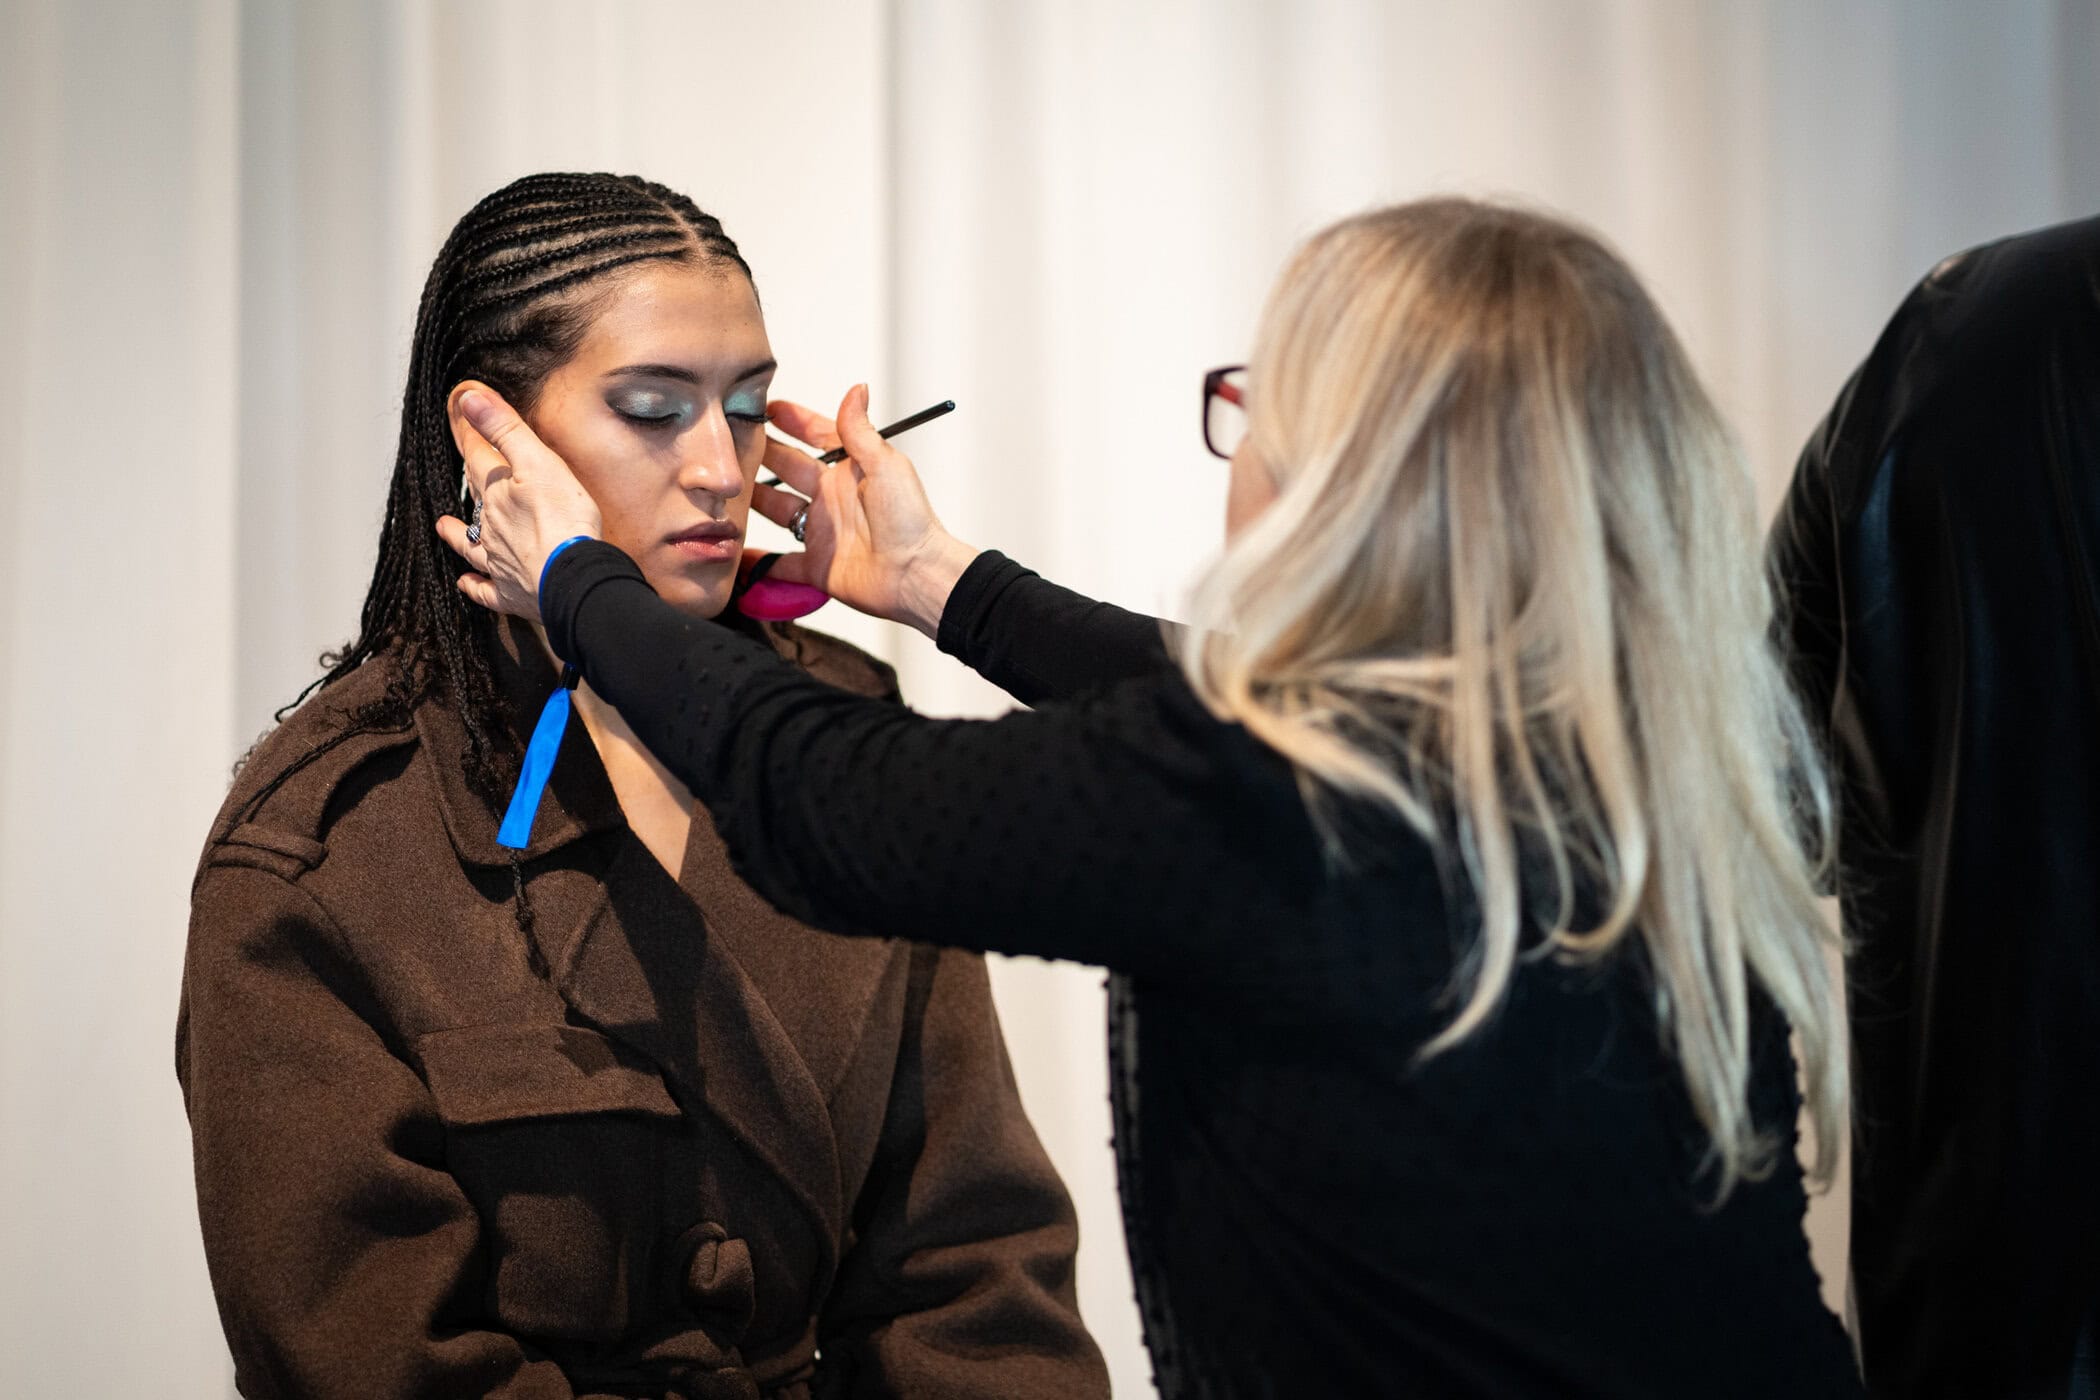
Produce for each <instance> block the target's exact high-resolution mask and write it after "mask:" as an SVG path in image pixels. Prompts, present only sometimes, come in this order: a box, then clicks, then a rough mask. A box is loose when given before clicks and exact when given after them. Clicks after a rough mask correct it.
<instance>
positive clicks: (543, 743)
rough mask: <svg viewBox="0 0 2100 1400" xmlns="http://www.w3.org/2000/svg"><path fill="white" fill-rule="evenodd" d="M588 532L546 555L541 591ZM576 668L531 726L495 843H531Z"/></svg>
mask: <svg viewBox="0 0 2100 1400" xmlns="http://www.w3.org/2000/svg"><path fill="white" fill-rule="evenodd" d="M589 538H590V536H589V535H571V536H569V538H567V539H565V540H563V541H562V542H561V543H560V544H558V545H556V546H554V548H553V549H552V550H550V551H549V552H548V554H547V562H546V563H544V564H542V565H540V591H541V593H542V594H544V593H545V592H546V588H547V570H548V569H550V568H552V567H553V565H554V561H555V559H556V558H558V557H559V556H560V554H561V552H562V551H563V550H565V549H567V548H568V547H569V546H570V545H572V544H574V543H576V542H577V541H578V540H587V539H589ZM576 681H577V671H576V668H575V667H574V666H563V667H562V668H561V684H560V685H558V686H556V687H555V688H554V693H553V694H552V695H550V696H548V697H547V703H546V704H545V705H543V706H542V707H541V708H540V718H539V723H537V724H535V725H533V726H532V742H531V743H529V744H527V745H526V746H525V764H524V767H523V768H521V769H520V770H519V771H518V787H517V790H516V791H515V792H513V793H511V795H510V810H508V811H506V812H505V813H504V814H503V826H502V828H501V829H499V830H498V831H497V832H496V844H497V845H499V846H502V847H504V848H505V849H507V850H512V851H522V850H524V849H525V848H526V847H527V846H529V845H531V844H532V822H533V819H534V818H535V817H537V816H539V814H540V799H541V798H542V797H545V796H546V795H547V779H548V778H549V777H551V776H553V773H554V760H555V759H556V758H557V757H558V756H559V755H560V753H561V736H562V735H564V734H566V733H568V732H569V703H570V702H569V692H570V691H572V690H574V689H576Z"/></svg>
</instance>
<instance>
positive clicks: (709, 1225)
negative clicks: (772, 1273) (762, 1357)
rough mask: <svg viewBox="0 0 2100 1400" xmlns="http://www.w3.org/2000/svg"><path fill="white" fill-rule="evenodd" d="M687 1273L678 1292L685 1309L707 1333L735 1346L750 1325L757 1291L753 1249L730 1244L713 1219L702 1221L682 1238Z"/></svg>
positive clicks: (736, 1242)
mask: <svg viewBox="0 0 2100 1400" xmlns="http://www.w3.org/2000/svg"><path fill="white" fill-rule="evenodd" d="M678 1245H679V1248H678V1254H677V1255H675V1256H674V1257H683V1258H684V1260H685V1268H684V1271H683V1274H682V1276H681V1278H680V1280H679V1284H680V1289H679V1291H680V1292H681V1294H683V1296H684V1298H685V1303H686V1306H687V1307H689V1308H691V1309H692V1310H693V1311H694V1313H696V1314H697V1315H698V1316H699V1318H700V1321H701V1324H702V1325H703V1326H705V1327H706V1328H707V1330H708V1331H709V1332H710V1333H712V1334H715V1335H717V1336H719V1337H722V1338H723V1339H724V1340H725V1341H726V1342H727V1343H728V1344H729V1345H731V1346H734V1345H735V1344H736V1342H737V1341H738V1340H739V1339H741V1338H742V1336H743V1335H744V1329H745V1328H747V1327H749V1326H750V1325H751V1317H752V1313H753V1311H754V1309H755V1306H756V1294H757V1289H756V1285H755V1282H754V1280H753V1278H752V1274H751V1246H749V1245H747V1244H745V1243H744V1242H743V1241H742V1240H738V1239H731V1238H730V1237H729V1232H728V1231H727V1230H725V1229H723V1228H722V1227H721V1226H720V1225H717V1224H716V1223H715V1222H714V1221H712V1220H703V1221H701V1222H700V1223H699V1224H698V1225H695V1226H693V1227H692V1228H691V1229H690V1230H687V1231H686V1232H685V1233H684V1234H683V1235H680V1236H679V1237H678Z"/></svg>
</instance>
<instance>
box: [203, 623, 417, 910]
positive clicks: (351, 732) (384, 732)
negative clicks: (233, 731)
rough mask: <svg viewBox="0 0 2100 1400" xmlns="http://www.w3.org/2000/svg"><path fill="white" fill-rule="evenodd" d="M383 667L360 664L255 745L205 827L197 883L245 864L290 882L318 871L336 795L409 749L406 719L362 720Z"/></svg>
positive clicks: (411, 739)
mask: <svg viewBox="0 0 2100 1400" xmlns="http://www.w3.org/2000/svg"><path fill="white" fill-rule="evenodd" d="M387 667H388V663H387V662H386V661H385V660H383V659H380V660H374V661H370V662H367V663H366V664H365V665H364V666H361V667H359V668H358V670H356V671H355V672H353V673H351V674H350V675H349V676H346V677H345V678H344V679H342V680H341V681H338V682H337V683H336V684H335V685H332V686H330V687H329V688H327V689H326V690H323V691H321V692H319V693H318V694H316V695H314V696H313V697H312V698H310V699H309V700H307V701H306V703H305V704H303V705H301V706H300V707H299V708H298V709H297V710H296V711H294V712H293V713H292V714H291V715H290V717H288V718H287V719H286V720H285V721H284V723H282V724H280V725H278V726H277V727H276V728H275V729H273V730H271V731H270V732H269V733H268V734H266V735H264V736H263V737H262V738H261V739H260V740H258V741H257V742H256V745H255V747H254V748H253V749H251V750H250V751H249V752H248V756H247V757H246V758H244V759H243V760H242V761H241V765H240V768H239V769H238V770H237V772H236V773H235V775H234V781H233V786H232V789H231V790H230V791H229V792H228V793H227V794H226V801H225V802H224V803H223V804H222V805H221V806H220V808H219V814H218V816H217V817H215V818H214V819H213V821H212V828H211V835H210V836H209V838H208V839H207V840H206V841H205V845H204V852H203V855H202V856H201V857H200V859H199V861H198V865H197V872H196V874H197V876H198V877H201V876H202V875H203V873H204V871H205V870H207V869H209V868H210V867H212V866H215V865H247V866H255V867H257V868H260V869H263V870H268V871H270V872H272V873H274V874H277V875H280V876H282V877H284V878H285V879H287V880H296V879H297V878H298V877H299V876H300V875H302V874H304V873H305V872H306V871H308V870H311V869H312V868H313V867H314V866H316V865H318V864H320V862H321V859H322V857H323V856H325V855H326V854H327V846H326V844H325V839H324V838H325V830H324V827H325V823H326V822H327V821H328V819H329V817H330V815H331V814H332V811H333V808H334V803H335V799H336V797H337V794H338V793H339V792H341V791H342V790H343V789H344V787H345V786H346V785H347V784H348V783H349V782H350V781H351V780H352V778H353V777H354V776H356V775H358V774H360V773H361V771H362V770H364V769H365V768H366V767H367V766H368V765H370V764H372V763H375V762H377V761H379V760H380V759H381V758H382V756H384V755H386V754H389V753H393V752H396V751H398V750H401V749H403V748H406V747H412V746H414V745H415V743H416V730H415V726H414V723H413V721H412V719H411V717H410V716H409V715H408V714H407V713H403V714H402V715H401V716H399V717H398V718H394V717H389V716H380V717H378V718H377V719H376V720H375V718H374V717H373V716H372V715H371V713H370V711H371V710H372V708H373V704H374V702H376V701H378V700H380V699H381V698H383V696H384V694H385V690H386V685H387V682H388V680H389V676H388V674H387ZM192 883H193V884H194V880H193V882H192Z"/></svg>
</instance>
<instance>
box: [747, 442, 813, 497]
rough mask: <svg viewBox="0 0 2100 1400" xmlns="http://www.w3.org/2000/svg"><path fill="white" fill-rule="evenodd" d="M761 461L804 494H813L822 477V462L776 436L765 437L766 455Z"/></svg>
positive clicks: (768, 469)
mask: <svg viewBox="0 0 2100 1400" xmlns="http://www.w3.org/2000/svg"><path fill="white" fill-rule="evenodd" d="M761 461H763V463H764V464H765V468H766V470H767V471H769V472H771V473H773V475H775V476H777V477H779V478H780V479H781V480H782V481H784V482H786V483H787V484H788V485H790V486H792V487H794V488H795V489H796V490H797V491H800V492H801V493H802V494H803V495H805V496H808V495H812V494H814V493H815V491H816V489H817V483H818V482H819V481H821V480H823V478H824V464H823V463H822V462H819V461H818V460H817V459H816V458H814V457H812V456H810V455H809V454H808V453H806V452H802V451H800V450H798V449H797V448H796V447H795V446H794V445H793V444H792V443H786V442H782V441H781V440H780V439H779V438H776V437H769V438H767V439H766V455H765V456H764V457H763V458H762V459H761Z"/></svg>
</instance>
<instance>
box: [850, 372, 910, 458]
mask: <svg viewBox="0 0 2100 1400" xmlns="http://www.w3.org/2000/svg"><path fill="white" fill-rule="evenodd" d="M838 424H839V439H840V441H841V443H842V444H843V445H844V447H845V449H846V455H847V456H849V457H851V458H852V459H853V461H854V463H855V465H857V466H859V467H860V468H861V469H862V470H864V471H879V470H880V469H881V468H882V465H883V463H884V462H886V461H887V460H888V459H889V456H890V454H891V453H893V452H895V451H896V450H897V449H896V448H894V447H892V446H890V445H889V444H888V443H887V442H885V441H883V438H882V434H880V433H878V432H876V431H875V425H874V424H873V423H871V422H869V421H868V386H867V385H865V384H856V385H854V386H853V387H852V388H851V389H848V390H847V391H846V397H845V399H844V400H843V401H842V402H841V403H840V404H839V418H838Z"/></svg>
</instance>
